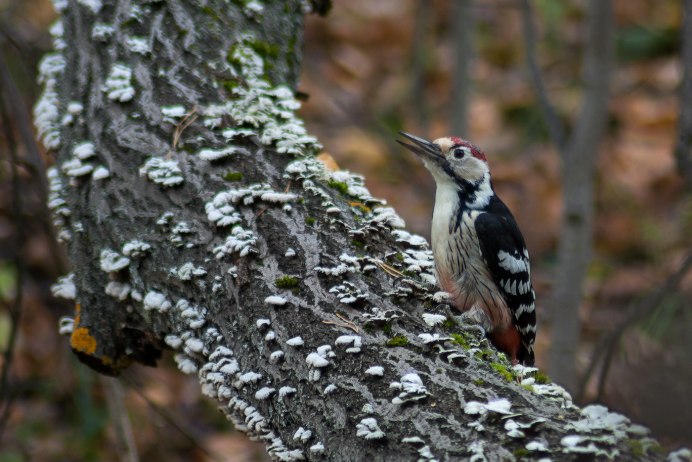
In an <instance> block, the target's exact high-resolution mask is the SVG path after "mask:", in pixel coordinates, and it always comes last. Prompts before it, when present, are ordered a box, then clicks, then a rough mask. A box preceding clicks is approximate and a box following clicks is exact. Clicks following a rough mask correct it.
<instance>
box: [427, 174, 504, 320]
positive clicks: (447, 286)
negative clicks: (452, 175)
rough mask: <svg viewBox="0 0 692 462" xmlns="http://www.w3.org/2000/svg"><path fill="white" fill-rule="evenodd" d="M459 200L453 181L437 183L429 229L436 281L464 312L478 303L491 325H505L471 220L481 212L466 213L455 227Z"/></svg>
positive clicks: (499, 301)
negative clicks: (451, 182) (450, 182)
mask: <svg viewBox="0 0 692 462" xmlns="http://www.w3.org/2000/svg"><path fill="white" fill-rule="evenodd" d="M458 201H459V198H458V196H457V191H456V188H455V187H454V186H453V185H452V184H449V185H446V184H444V183H443V184H442V185H440V184H438V187H437V194H436V197H435V209H434V211H433V220H432V230H431V237H432V248H433V254H434V257H435V270H436V272H437V278H438V281H439V282H440V286H441V287H442V290H444V291H446V292H449V293H450V294H451V295H452V299H451V301H452V304H454V305H455V307H456V308H457V309H459V310H462V311H466V310H468V309H470V308H472V307H473V306H478V307H480V308H482V309H483V311H485V312H486V314H487V315H488V317H489V318H490V319H491V322H492V324H493V325H494V326H498V325H506V324H507V323H509V322H510V318H509V311H508V309H507V305H506V302H505V301H504V298H503V297H502V295H501V294H500V293H499V291H498V289H497V286H496V285H495V282H494V281H493V280H492V278H491V277H490V273H489V271H488V268H487V266H486V264H485V262H484V261H483V258H482V256H481V252H480V247H479V245H478V236H477V234H476V229H475V224H474V221H475V219H476V217H477V216H478V214H480V213H482V212H478V211H468V212H465V213H464V214H463V215H462V220H461V222H460V226H459V229H457V230H454V228H453V227H454V224H455V223H456V219H457V217H456V207H457V204H458ZM450 227H451V228H452V229H451V233H450Z"/></svg>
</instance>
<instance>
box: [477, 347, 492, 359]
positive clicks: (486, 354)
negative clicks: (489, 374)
mask: <svg viewBox="0 0 692 462" xmlns="http://www.w3.org/2000/svg"><path fill="white" fill-rule="evenodd" d="M475 356H476V358H478V359H482V360H483V361H487V360H489V359H491V358H492V357H493V350H490V349H488V348H483V349H482V350H478V351H477V352H476V354H475Z"/></svg>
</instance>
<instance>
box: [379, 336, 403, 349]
mask: <svg viewBox="0 0 692 462" xmlns="http://www.w3.org/2000/svg"><path fill="white" fill-rule="evenodd" d="M384 345H385V346H386V347H400V346H406V345H408V339H407V338H406V337H405V336H404V335H395V336H394V337H392V338H390V339H389V340H387V341H386V342H385V344H384Z"/></svg>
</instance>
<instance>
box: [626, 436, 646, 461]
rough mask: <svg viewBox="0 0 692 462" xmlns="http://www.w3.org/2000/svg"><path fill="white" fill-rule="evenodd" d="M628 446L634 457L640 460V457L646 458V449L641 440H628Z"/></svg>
mask: <svg viewBox="0 0 692 462" xmlns="http://www.w3.org/2000/svg"><path fill="white" fill-rule="evenodd" d="M627 445H628V446H629V447H630V451H631V452H632V455H633V456H634V457H636V458H637V459H639V458H640V457H642V456H644V455H645V454H646V449H645V448H644V445H643V444H642V442H641V440H635V439H630V440H627Z"/></svg>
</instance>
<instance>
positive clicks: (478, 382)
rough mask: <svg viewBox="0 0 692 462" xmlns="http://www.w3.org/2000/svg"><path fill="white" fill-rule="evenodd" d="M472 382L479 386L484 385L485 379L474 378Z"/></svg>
mask: <svg viewBox="0 0 692 462" xmlns="http://www.w3.org/2000/svg"><path fill="white" fill-rule="evenodd" d="M473 383H474V384H475V385H478V386H479V387H480V386H481V385H485V380H483V379H475V380H474V381H473Z"/></svg>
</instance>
